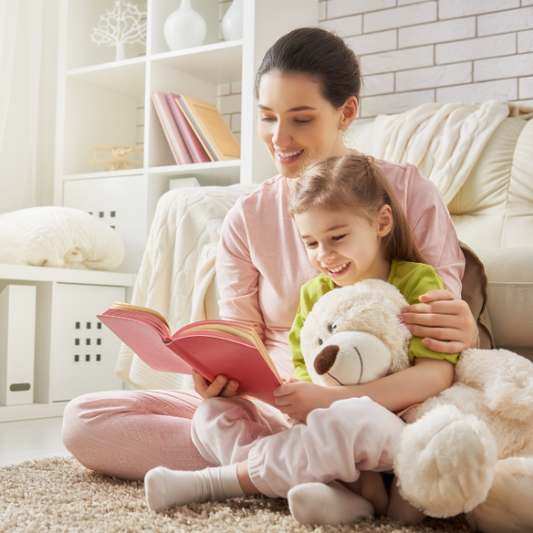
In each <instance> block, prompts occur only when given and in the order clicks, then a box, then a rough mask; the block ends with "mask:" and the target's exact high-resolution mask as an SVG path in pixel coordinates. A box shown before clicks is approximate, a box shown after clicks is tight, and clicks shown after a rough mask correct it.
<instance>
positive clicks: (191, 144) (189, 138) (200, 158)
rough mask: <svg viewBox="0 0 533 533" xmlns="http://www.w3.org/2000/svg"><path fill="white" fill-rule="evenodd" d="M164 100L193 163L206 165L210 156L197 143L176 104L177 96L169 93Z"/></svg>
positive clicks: (194, 135)
mask: <svg viewBox="0 0 533 533" xmlns="http://www.w3.org/2000/svg"><path fill="white" fill-rule="evenodd" d="M166 99H167V102H168V106H169V107H170V111H171V112H172V114H173V115H174V120H175V121H176V124H177V125H178V128H179V130H180V133H181V135H182V136H183V139H184V141H185V143H186V144H187V148H188V149H189V152H190V154H191V156H192V159H193V161H194V162H195V163H207V162H209V161H213V158H212V156H211V155H210V154H209V153H208V152H206V150H205V148H204V147H203V146H202V143H201V142H200V141H199V139H198V136H197V135H196V133H195V132H194V130H193V129H192V128H191V126H190V124H189V122H188V121H187V119H186V118H185V117H184V115H183V112H182V111H181V109H180V108H179V106H178V103H177V101H178V100H179V95H177V94H173V93H170V94H167V95H166Z"/></svg>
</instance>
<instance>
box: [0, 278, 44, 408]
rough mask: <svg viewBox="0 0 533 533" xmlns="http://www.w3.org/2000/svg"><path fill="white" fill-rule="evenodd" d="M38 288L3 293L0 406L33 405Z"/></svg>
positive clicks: (0, 305) (18, 287)
mask: <svg viewBox="0 0 533 533" xmlns="http://www.w3.org/2000/svg"><path fill="white" fill-rule="evenodd" d="M35 308H36V288H35V286H32V285H7V286H6V287H5V288H4V290H3V291H2V292H1V293H0V404H1V405H21V404H28V403H32V402H33V368H34V360H35Z"/></svg>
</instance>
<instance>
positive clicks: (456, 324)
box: [399, 289, 479, 353]
mask: <svg viewBox="0 0 533 533" xmlns="http://www.w3.org/2000/svg"><path fill="white" fill-rule="evenodd" d="M420 302H422V303H418V304H414V305H410V306H409V307H406V308H405V309H402V313H401V314H400V315H399V318H400V320H402V322H404V323H405V325H406V326H407V328H408V329H409V331H410V332H411V333H412V334H413V336H415V337H423V338H424V340H423V341H422V343H423V344H424V346H426V347H427V348H429V349H430V350H434V351H436V352H441V353H456V352H462V351H464V350H467V349H468V348H476V347H477V346H478V341H479V339H478V329H477V324H476V321H475V319H474V317H473V316H472V313H471V311H470V308H469V307H468V304H467V303H466V302H465V301H464V300H461V299H460V298H458V297H457V296H455V295H453V294H452V293H451V292H450V291H448V290H437V289H433V290H430V291H428V292H427V293H426V294H423V295H421V296H420Z"/></svg>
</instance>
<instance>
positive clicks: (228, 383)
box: [192, 370, 239, 400]
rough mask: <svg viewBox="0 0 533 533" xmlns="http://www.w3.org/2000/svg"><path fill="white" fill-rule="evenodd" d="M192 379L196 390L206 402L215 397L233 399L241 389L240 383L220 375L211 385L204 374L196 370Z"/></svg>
mask: <svg viewBox="0 0 533 533" xmlns="http://www.w3.org/2000/svg"><path fill="white" fill-rule="evenodd" d="M192 379H193V381H194V390H195V391H196V392H197V393H198V394H199V395H200V396H201V397H202V398H203V399H204V400H208V399H209V398H213V397H215V396H222V397H223V398H231V397H233V396H236V395H237V389H238V388H239V382H238V381H236V380H234V379H228V378H227V377H226V376H222V375H220V376H217V377H216V378H215V379H214V381H213V382H212V383H211V382H210V381H207V379H205V378H204V377H203V376H202V374H199V373H198V372H196V370H193V371H192Z"/></svg>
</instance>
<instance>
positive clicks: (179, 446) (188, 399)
mask: <svg viewBox="0 0 533 533" xmlns="http://www.w3.org/2000/svg"><path fill="white" fill-rule="evenodd" d="M201 402H202V399H201V398H200V396H198V395H197V394H196V393H195V392H183V391H163V390H158V391H112V392H100V393H92V394H85V395H83V396H80V397H78V398H76V399H74V400H72V401H71V402H70V403H69V404H68V405H67V407H66V409H65V414H64V418H63V431H62V437H63V442H64V444H65V446H66V448H67V450H69V451H70V453H72V455H74V457H76V459H78V461H79V462H80V463H81V464H82V465H84V466H86V467H87V468H90V469H91V470H96V471H97V472H101V473H103V474H107V475H109V476H116V477H120V478H125V479H136V480H142V479H144V476H145V474H146V473H147V472H148V470H150V469H151V468H155V467H156V466H166V467H168V468H172V469H174V470H200V469H202V468H206V467H208V466H211V465H210V464H209V463H207V462H206V461H205V460H204V459H203V458H202V456H201V455H200V454H199V453H198V450H197V449H196V448H195V446H194V444H193V443H192V441H191V419H192V417H193V414H194V412H195V410H196V408H197V407H198V405H200V403H201Z"/></svg>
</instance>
